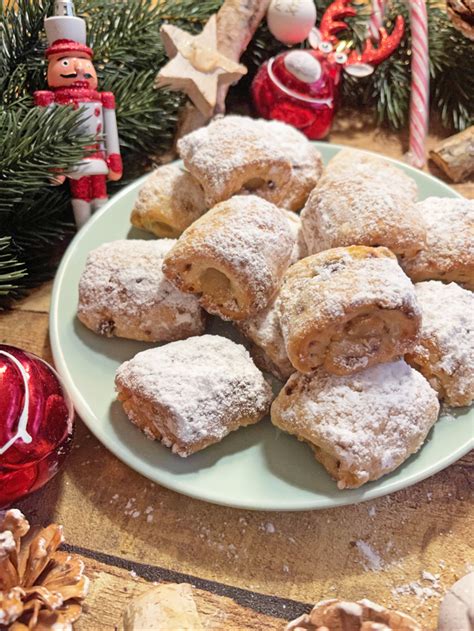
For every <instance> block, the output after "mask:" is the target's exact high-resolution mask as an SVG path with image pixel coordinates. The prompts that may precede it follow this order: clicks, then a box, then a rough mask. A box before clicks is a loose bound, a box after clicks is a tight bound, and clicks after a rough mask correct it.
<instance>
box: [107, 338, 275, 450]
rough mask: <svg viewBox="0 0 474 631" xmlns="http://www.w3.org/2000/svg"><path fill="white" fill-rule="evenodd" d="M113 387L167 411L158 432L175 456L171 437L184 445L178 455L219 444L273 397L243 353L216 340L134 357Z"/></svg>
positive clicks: (174, 345)
mask: <svg viewBox="0 0 474 631" xmlns="http://www.w3.org/2000/svg"><path fill="white" fill-rule="evenodd" d="M116 382H117V384H118V386H119V387H125V388H127V389H129V390H131V391H132V392H133V393H134V394H135V395H137V396H139V397H140V398H141V399H143V400H144V401H146V402H147V403H149V404H151V405H152V406H158V407H159V408H160V409H162V410H164V411H166V416H165V420H164V422H163V419H161V423H163V425H164V426H165V427H163V426H162V425H161V424H160V426H159V428H158V429H159V431H160V432H161V431H164V432H165V437H164V441H163V442H165V444H168V446H172V448H173V449H174V450H175V451H179V449H180V448H179V446H176V444H173V440H172V438H171V437H172V436H174V437H175V438H176V439H177V440H178V441H179V442H180V443H182V444H183V446H182V450H181V451H179V453H180V454H181V455H187V447H188V446H191V445H192V444H193V443H195V442H197V441H200V440H202V439H207V438H209V437H213V438H215V439H218V440H220V439H221V438H223V437H224V436H225V435H226V434H227V433H228V431H229V424H233V423H235V421H236V420H237V419H239V418H247V417H249V416H254V415H255V414H258V415H261V416H263V415H264V413H265V412H266V411H267V409H268V406H269V404H270V401H271V396H272V393H271V388H270V386H269V385H268V384H267V382H266V381H265V379H264V377H263V375H262V374H261V373H260V371H259V370H258V369H257V368H256V367H255V365H254V364H253V362H252V360H251V358H250V355H249V354H248V352H247V351H246V349H245V348H244V347H243V346H241V345H239V344H235V343H234V342H232V341H231V340H229V339H227V338H224V337H220V336H217V335H203V336H200V337H192V338H188V339H187V340H183V341H179V342H172V343H171V344H167V345H166V346H162V347H159V348H153V349H150V350H147V351H143V352H141V353H138V355H136V356H135V357H134V358H133V359H131V360H129V361H127V362H125V363H124V364H122V365H121V366H120V367H119V369H118V371H117V376H116ZM132 420H133V419H132Z"/></svg>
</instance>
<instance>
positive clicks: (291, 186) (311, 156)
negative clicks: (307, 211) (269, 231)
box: [258, 120, 323, 211]
mask: <svg viewBox="0 0 474 631" xmlns="http://www.w3.org/2000/svg"><path fill="white" fill-rule="evenodd" d="M258 123H259V124H260V125H262V128H263V129H264V130H266V133H269V134H270V135H271V136H272V138H274V140H275V141H276V142H277V143H278V146H279V147H280V148H281V150H282V151H283V153H284V155H285V156H286V157H287V158H288V159H289V161H290V163H291V177H290V179H289V180H288V182H287V184H286V185H285V186H284V187H283V192H282V199H281V201H280V204H279V205H280V206H281V207H282V208H287V209H288V210H291V211H297V210H300V209H301V208H303V206H304V204H305V202H306V200H307V199H308V196H309V194H310V193H311V191H312V190H313V188H314V187H315V186H316V184H317V183H318V181H319V179H320V177H321V174H322V172H323V161H322V157H321V153H320V152H319V151H318V150H317V149H316V147H315V145H314V144H313V143H311V142H310V141H309V140H308V139H307V138H306V136H305V135H304V134H302V133H301V132H300V131H298V130H297V129H295V128H294V127H292V126H291V125H286V124H285V123H282V122H280V121H277V120H273V121H265V120H259V121H258Z"/></svg>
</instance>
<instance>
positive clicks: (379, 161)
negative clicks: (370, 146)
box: [325, 148, 418, 202]
mask: <svg viewBox="0 0 474 631" xmlns="http://www.w3.org/2000/svg"><path fill="white" fill-rule="evenodd" d="M325 175H327V176H328V177H329V178H332V177H337V176H339V175H343V176H349V177H352V176H353V175H355V176H362V177H364V178H369V179H371V180H379V181H380V182H388V181H389V182H390V183H391V185H392V187H393V188H394V189H397V192H398V195H403V196H405V197H406V199H407V200H409V201H412V202H414V201H416V199H417V193H418V191H417V186H416V182H415V180H414V179H413V178H412V177H410V176H409V175H407V174H406V173H405V172H404V171H402V169H399V168H398V167H396V166H395V165H393V164H392V163H391V162H390V161H388V160H386V159H385V158H384V157H383V156H381V155H376V154H372V153H368V152H366V151H358V150H357V149H353V148H347V149H342V150H341V151H339V153H337V154H336V155H335V156H334V158H332V159H331V160H330V161H329V163H328V165H327V167H326V171H325Z"/></svg>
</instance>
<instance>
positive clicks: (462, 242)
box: [401, 197, 474, 290]
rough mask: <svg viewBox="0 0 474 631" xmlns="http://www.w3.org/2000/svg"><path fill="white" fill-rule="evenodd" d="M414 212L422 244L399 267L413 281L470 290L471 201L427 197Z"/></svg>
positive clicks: (473, 250) (473, 278)
mask: <svg viewBox="0 0 474 631" xmlns="http://www.w3.org/2000/svg"><path fill="white" fill-rule="evenodd" d="M415 209H416V211H417V213H418V214H419V216H420V218H421V219H422V220H423V222H424V224H425V228H426V243H425V245H424V246H423V247H422V248H421V250H420V251H419V252H418V253H417V254H416V255H415V256H413V257H408V258H406V259H405V260H402V262H401V265H402V266H403V269H404V270H405V272H406V273H407V274H408V276H410V278H411V279H412V280H413V281H416V282H418V281H421V280H444V281H455V282H457V283H461V284H462V285H464V286H465V287H466V288H467V289H471V290H474V200H472V199H459V198H458V199H456V198H450V197H428V199H425V200H424V201H422V202H419V203H418V204H416V206H415Z"/></svg>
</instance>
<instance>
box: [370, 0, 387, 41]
mask: <svg viewBox="0 0 474 631" xmlns="http://www.w3.org/2000/svg"><path fill="white" fill-rule="evenodd" d="M384 13H385V1H384V0H372V13H371V15H370V21H369V33H370V36H371V37H372V39H374V40H376V41H377V42H378V41H379V39H380V31H379V29H380V27H382V26H383V16H384Z"/></svg>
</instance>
